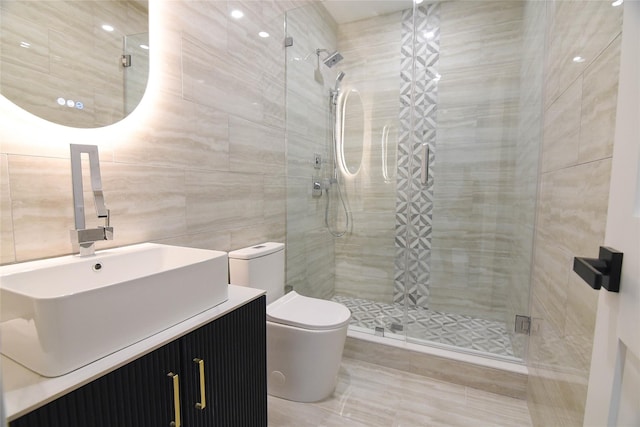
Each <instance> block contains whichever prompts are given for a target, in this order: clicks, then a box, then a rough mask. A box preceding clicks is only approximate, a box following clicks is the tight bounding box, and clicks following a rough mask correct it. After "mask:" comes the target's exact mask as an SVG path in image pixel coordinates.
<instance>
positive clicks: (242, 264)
mask: <svg viewBox="0 0 640 427" xmlns="http://www.w3.org/2000/svg"><path fill="white" fill-rule="evenodd" d="M229 279H230V280H229V282H230V283H231V284H232V285H238V286H249V287H251V288H258V289H264V290H265V291H267V304H269V303H271V302H272V301H275V300H277V299H278V298H280V297H281V296H283V295H284V243H276V242H267V243H262V244H259V245H255V246H250V247H247V248H242V249H238V250H235V251H231V252H229Z"/></svg>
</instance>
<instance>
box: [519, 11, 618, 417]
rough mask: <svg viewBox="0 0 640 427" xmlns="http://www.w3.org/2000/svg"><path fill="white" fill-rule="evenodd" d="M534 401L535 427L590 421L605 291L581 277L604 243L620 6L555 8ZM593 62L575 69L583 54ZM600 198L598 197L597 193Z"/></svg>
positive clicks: (532, 353)
mask: <svg viewBox="0 0 640 427" xmlns="http://www.w3.org/2000/svg"><path fill="white" fill-rule="evenodd" d="M545 8H546V16H545V17H544V18H542V17H538V18H537V19H539V20H542V21H541V22H544V25H546V27H547V31H546V41H545V55H546V57H545V61H544V62H545V64H546V69H545V79H544V91H543V97H544V109H543V111H544V112H543V115H544V122H545V129H544V134H543V138H544V141H543V153H542V163H541V167H540V169H541V172H540V176H539V182H540V190H539V194H538V199H537V201H538V206H537V220H536V228H535V245H534V263H533V271H532V281H531V283H532V284H531V286H532V291H531V294H532V301H531V316H532V319H533V328H532V333H531V337H530V340H529V346H528V362H527V365H528V368H529V376H530V379H529V385H528V388H527V400H528V405H529V410H530V413H531V416H532V420H533V423H534V425H582V424H583V421H584V419H583V418H584V405H585V401H586V394H587V384H588V380H589V369H590V364H591V351H592V345H593V333H594V328H595V316H596V309H597V292H596V291H594V290H592V289H591V288H589V287H588V286H587V285H585V284H584V283H583V282H582V280H581V279H580V278H578V277H577V276H576V274H575V273H574V272H573V271H572V265H573V262H572V261H573V257H574V256H587V257H594V256H596V254H597V250H598V247H599V246H600V245H602V244H603V242H604V230H605V224H606V218H607V201H608V193H609V177H610V173H611V152H612V141H613V136H614V123H615V108H616V96H617V93H616V92H617V82H618V70H619V38H620V30H621V8H616V7H612V6H611V4H610V3H609V2H604V1H568V2H546V3H545ZM578 55H579V56H582V57H583V58H585V61H584V62H578V63H574V62H573V61H572V60H571V59H572V58H573V57H575V56H578ZM594 194H597V195H598V197H593V195H594Z"/></svg>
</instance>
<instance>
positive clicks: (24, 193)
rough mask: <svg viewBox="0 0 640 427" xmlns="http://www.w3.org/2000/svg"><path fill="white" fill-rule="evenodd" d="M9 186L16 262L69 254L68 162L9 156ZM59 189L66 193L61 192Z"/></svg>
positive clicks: (71, 220) (72, 225) (70, 212)
mask: <svg viewBox="0 0 640 427" xmlns="http://www.w3.org/2000/svg"><path fill="white" fill-rule="evenodd" d="M9 182H10V186H11V188H10V191H11V204H12V216H13V233H14V245H15V253H16V261H24V260H28V259H34V258H44V257H46V256H48V255H49V254H50V253H52V252H53V253H57V254H68V253H71V241H70V238H69V230H71V229H73V227H74V223H73V208H72V206H73V203H72V197H71V168H70V165H69V161H68V160H63V159H49V158H37V157H36V158H33V157H24V156H9ZM61 188H65V189H68V190H67V191H64V192H61V191H60V189H61ZM87 212H92V211H91V210H88V211H87ZM3 245H4V242H3Z"/></svg>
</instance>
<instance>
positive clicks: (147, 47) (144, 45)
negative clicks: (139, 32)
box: [140, 44, 149, 50]
mask: <svg viewBox="0 0 640 427" xmlns="http://www.w3.org/2000/svg"><path fill="white" fill-rule="evenodd" d="M140 49H144V50H149V46H147V45H146V44H141V45H140Z"/></svg>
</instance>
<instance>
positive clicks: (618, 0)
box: [611, 0, 624, 7]
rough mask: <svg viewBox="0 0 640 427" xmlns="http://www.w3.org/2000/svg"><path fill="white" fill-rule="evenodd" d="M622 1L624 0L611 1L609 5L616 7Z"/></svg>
mask: <svg viewBox="0 0 640 427" xmlns="http://www.w3.org/2000/svg"><path fill="white" fill-rule="evenodd" d="M623 2H624V0H616V1H614V2H613V3H611V6H613V7H618V6H620V5H621V4H622V3H623Z"/></svg>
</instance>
